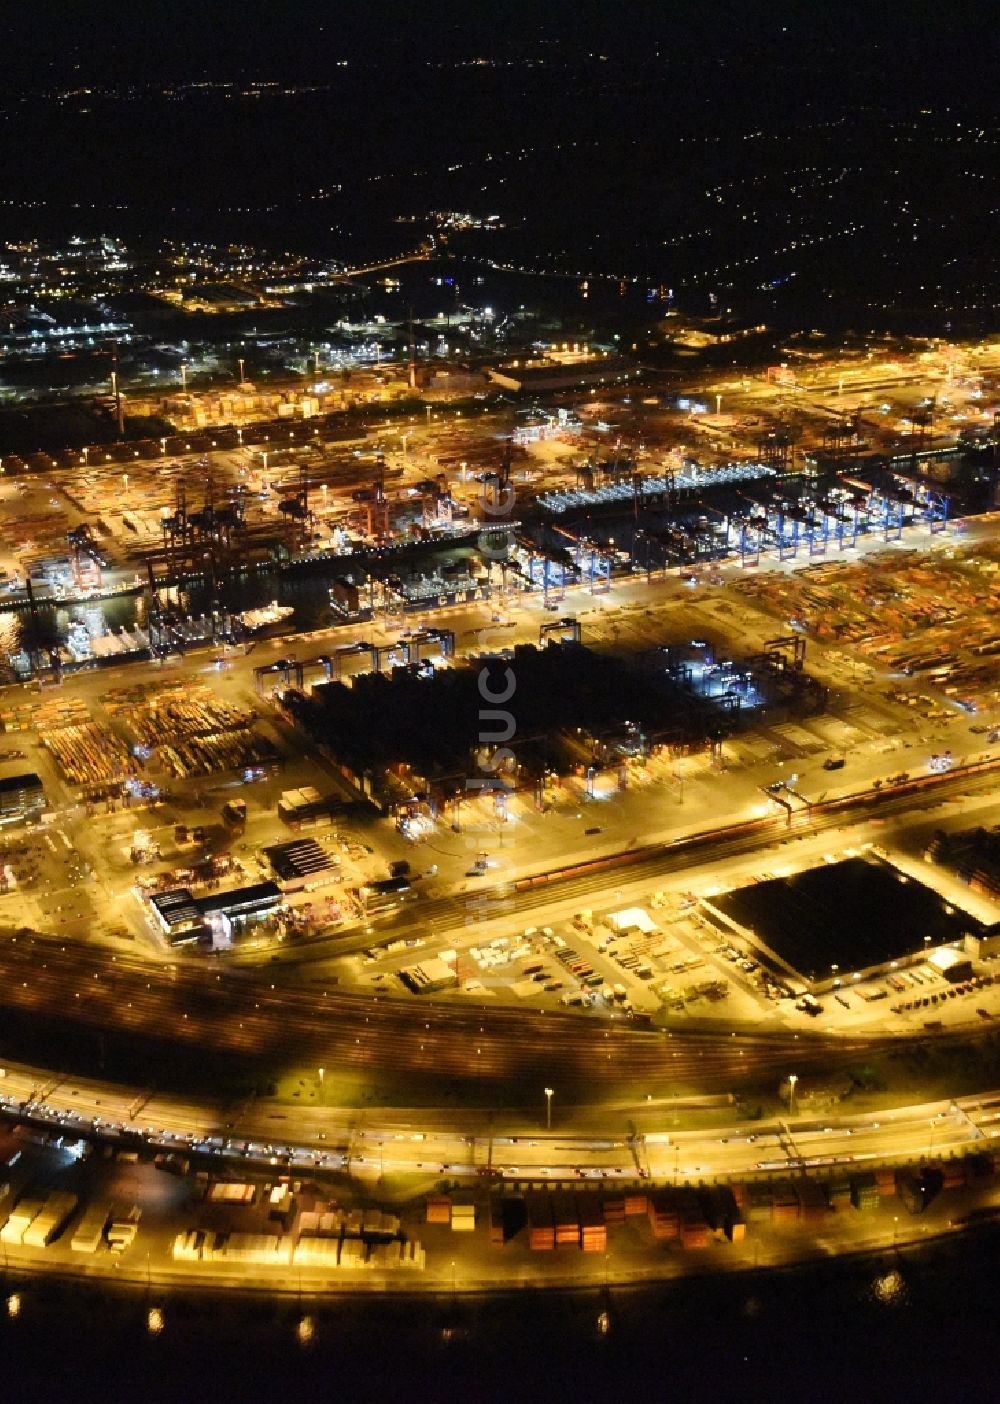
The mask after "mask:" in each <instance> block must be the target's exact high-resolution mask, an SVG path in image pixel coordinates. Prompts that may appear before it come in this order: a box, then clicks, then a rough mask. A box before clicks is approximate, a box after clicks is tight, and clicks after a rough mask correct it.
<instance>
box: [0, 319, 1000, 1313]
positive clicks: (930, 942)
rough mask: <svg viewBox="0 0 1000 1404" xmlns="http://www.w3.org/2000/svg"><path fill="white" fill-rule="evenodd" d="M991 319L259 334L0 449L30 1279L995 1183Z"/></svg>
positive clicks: (10, 979) (570, 1276) (12, 946)
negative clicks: (252, 348)
mask: <svg viewBox="0 0 1000 1404" xmlns="http://www.w3.org/2000/svg"><path fill="white" fill-rule="evenodd" d="M998 354H1000V353H998V351H997V348H996V347H994V346H992V345H989V344H977V345H963V346H954V347H950V348H943V347H942V348H938V349H934V350H928V351H922V352H916V351H914V352H909V353H906V354H902V353H894V354H892V355H890V354H887V353H883V352H879V351H877V350H874V349H872V348H868V350H867V351H866V352H854V353H850V354H845V355H843V356H834V355H830V356H829V357H826V358H825V359H824V358H821V357H812V358H801V359H800V360H798V361H792V360H791V359H790V360H789V361H788V362H786V363H783V364H781V365H778V366H772V367H770V368H769V369H767V370H766V371H754V372H753V373H750V372H748V373H746V374H745V375H740V376H738V377H736V376H734V375H733V374H729V375H727V376H726V377H725V378H720V377H719V376H718V375H717V374H715V373H712V372H708V371H701V372H696V373H695V374H694V375H693V376H691V377H690V383H685V384H684V385H683V386H679V385H675V386H671V387H670V389H669V391H667V392H665V391H664V390H663V388H662V385H660V386H657V385H656V384H654V383H653V382H652V381H651V380H650V378H649V377H648V375H645V373H644V372H643V371H642V370H641V369H640V368H638V367H627V366H625V365H624V364H619V363H618V362H613V361H610V360H607V359H605V358H604V357H603V356H602V355H601V354H600V353H599V351H596V348H595V349H591V348H582V349H581V348H577V349H576V351H571V350H569V349H567V350H566V352H565V355H563V352H562V351H561V350H560V348H559V347H558V346H556V347H553V348H550V350H549V354H548V355H547V357H546V359H545V360H544V362H539V363H538V364H534V363H532V364H530V365H529V366H528V367H527V368H525V367H523V366H520V365H519V366H516V367H514V366H512V365H510V364H506V363H505V364H497V365H496V366H494V367H492V368H490V367H485V366H484V367H482V368H477V369H475V370H469V369H468V368H466V369H465V370H463V371H462V372H461V374H460V373H459V372H458V370H456V371H455V373H454V374H453V375H445V374H442V375H438V376H435V379H434V382H433V384H429V383H428V380H427V376H426V375H425V374H423V372H421V374H420V375H419V376H418V375H416V374H415V372H414V367H413V364H412V358H411V363H410V364H409V365H407V364H406V362H405V361H403V362H401V363H397V364H396V365H395V366H394V365H392V363H391V361H390V362H388V363H387V365H386V366H385V367H384V368H381V369H380V370H379V372H378V373H377V374H375V373H372V372H370V371H354V372H352V374H351V385H350V388H349V389H345V385H346V382H344V381H342V382H340V384H339V385H338V388H336V389H335V390H329V389H327V390H317V389H313V390H312V391H311V392H309V393H305V392H302V391H301V390H299V391H293V390H292V389H289V390H287V391H284V390H282V389H281V388H280V387H277V388H274V387H272V388H271V389H269V390H268V392H267V393H260V392H258V391H257V390H256V389H255V388H254V387H253V386H251V385H249V384H244V383H243V379H244V378H243V372H242V367H241V372H240V380H241V384H240V386H239V390H238V392H233V393H229V394H228V395H227V394H220V393H218V392H215V391H212V390H210V389H209V390H204V389H202V390H197V389H193V388H188V387H187V386H186V385H184V386H182V387H181V391H180V393H174V394H166V395H160V396H155V395H154V396H151V395H149V394H148V393H146V392H143V393H144V394H145V399H144V400H141V399H140V398H139V396H138V395H137V394H136V395H135V396H134V397H133V398H135V403H131V402H130V403H129V405H128V410H129V413H130V414H134V415H137V416H138V415H142V416H144V417H145V419H146V420H148V421H149V422H153V421H154V420H155V421H156V423H157V424H158V426H159V427H160V428H162V430H163V432H162V434H160V435H159V436H157V437H149V438H145V439H136V440H132V439H122V440H116V441H113V442H110V443H107V444H92V445H82V446H80V447H79V448H74V449H72V450H66V451H65V452H62V453H60V452H57V451H55V450H53V451H52V452H51V453H50V454H48V455H44V456H41V455H34V456H32V455H25V456H17V455H5V457H4V459H3V462H2V467H3V477H2V480H0V495H2V498H3V507H4V512H3V539H2V541H0V554H2V561H0V568H2V569H3V571H4V572H5V574H4V576H3V581H4V590H3V596H4V598H3V600H2V603H3V606H4V612H3V615H2V617H0V623H2V624H3V626H4V629H3V638H2V643H3V648H4V668H5V673H4V680H5V683H6V686H5V688H4V690H3V693H2V694H0V722H2V724H3V737H2V745H0V818H2V820H3V832H2V834H0V863H2V882H0V924H2V936H0V970H2V977H3V978H2V981H0V1003H2V1006H3V1009H4V1035H3V1044H2V1048H0V1056H2V1058H3V1072H4V1076H3V1078H2V1079H0V1120H2V1124H3V1128H4V1129H3V1136H4V1142H3V1146H2V1148H0V1149H2V1158H3V1160H4V1162H5V1167H6V1168H5V1169H4V1172H3V1175H2V1176H0V1180H2V1182H3V1183H2V1187H0V1195H2V1199H0V1217H2V1218H3V1226H2V1227H0V1243H2V1244H3V1249H4V1255H5V1263H6V1271H7V1273H8V1274H13V1280H17V1279H18V1277H19V1276H20V1275H23V1279H24V1281H28V1280H29V1279H30V1277H31V1276H32V1275H33V1274H35V1273H47V1274H54V1275H56V1276H62V1275H66V1276H79V1275H81V1274H82V1275H84V1276H86V1277H87V1278H92V1277H95V1276H102V1275H104V1274H110V1275H113V1276H114V1277H115V1279H116V1280H117V1281H119V1282H134V1283H135V1284H136V1285H137V1286H140V1287H141V1286H143V1285H144V1287H145V1290H146V1291H147V1292H149V1293H153V1294H157V1295H159V1294H162V1293H164V1292H166V1291H168V1290H171V1289H176V1288H179V1287H180V1286H182V1285H184V1284H188V1285H191V1284H195V1285H198V1286H200V1287H212V1288H225V1289H227V1290H229V1289H232V1288H233V1287H243V1288H248V1289H255V1290H260V1289H263V1290H266V1291H274V1292H282V1291H295V1292H297V1293H298V1294H299V1295H301V1294H302V1293H303V1292H305V1293H320V1294H323V1293H334V1292H345V1291H346V1292H356V1291H362V1290H372V1289H374V1290H378V1291H390V1292H409V1291H414V1290H430V1291H432V1292H442V1291H444V1292H448V1291H450V1292H452V1293H456V1292H458V1291H462V1290H481V1289H483V1288H485V1287H502V1286H513V1285H518V1284H521V1283H523V1282H525V1281H528V1280H530V1281H531V1282H533V1283H537V1284H539V1285H552V1286H555V1285H582V1284H587V1283H597V1282H603V1283H605V1284H607V1283H609V1282H621V1283H625V1282H638V1281H646V1280H652V1279H656V1278H663V1277H668V1278H669V1277H672V1276H675V1275H678V1274H680V1273H682V1272H691V1271H695V1272H697V1271H703V1270H708V1269H711V1270H718V1269H721V1270H738V1269H741V1268H752V1267H755V1266H756V1267H760V1266H767V1265H779V1264H786V1263H790V1262H794V1261H798V1260H800V1259H802V1258H803V1257H808V1256H810V1255H811V1254H814V1253H817V1252H822V1253H841V1252H843V1253H850V1252H860V1251H871V1250H875V1249H884V1248H886V1247H887V1246H888V1247H895V1248H898V1249H900V1250H902V1249H903V1248H905V1247H907V1246H909V1245H912V1244H914V1243H919V1242H925V1241H927V1240H928V1238H932V1237H935V1236H938V1235H951V1234H955V1233H960V1232H963V1231H964V1230H966V1229H968V1228H969V1227H971V1226H974V1225H975V1224H977V1223H981V1222H986V1221H988V1220H989V1219H990V1218H991V1217H993V1216H995V1215H996V1214H997V1213H998V1212H1000V1190H998V1188H997V1180H996V1174H997V1165H998V1164H1000V1161H998V1160H997V1155H998V1151H997V1148H996V1140H995V1124H996V1117H997V1110H996V1108H997V1106H998V1094H996V1093H995V1092H992V1091H990V1090H984V1089H989V1088H991V1087H993V1086H994V1085H995V1076H993V1074H994V1071H995V1069H994V1063H993V1057H994V1054H993V1046H994V1037H993V1033H992V1026H993V1025H994V1023H995V1022H996V1021H997V1020H998V1019H1000V979H998V978H997V970H996V967H995V961H996V957H997V955H998V953H1000V922H998V908H997V893H998V891H1000V867H998V866H997V846H996V845H995V844H994V843H993V842H992V839H991V835H993V834H994V832H995V831H996V830H997V828H998V826H1000V817H998V815H997V813H996V809H997V804H996V779H995V776H996V768H997V766H1000V752H998V751H997V749H996V743H997V741H998V738H1000V714H998V710H997V709H998V699H1000V661H998V660H1000V641H998V637H995V632H994V631H995V621H994V620H993V615H994V613H995V610H994V609H993V605H994V604H995V600H996V572H997V570H998V569H1000V540H998V537H997V527H996V517H995V515H994V512H993V509H994V507H995V506H996V502H997V499H996V485H997V479H996V458H995V455H996V448H995V437H996V427H995V417H994V414H995V412H994V409H993V400H994V399H995V398H996V396H995V377H996V375H997V372H998V366H997V363H996V362H997V356H998ZM316 369H317V374H318V367H317V368H316ZM626 372H627V374H626ZM421 380H422V382H423V383H422V384H420V383H418V382H419V381H421ZM318 383H319V382H318V381H317V384H318ZM525 387H528V388H527V390H526V389H525ZM511 395H513V396H515V397H516V398H513V399H512V398H511ZM526 395H527V398H526ZM115 408H116V410H117V409H118V408H120V407H119V406H116V407H115ZM994 645H996V647H994ZM511 680H513V686H512V685H511ZM501 708H502V709H503V710H500V709H501ZM442 716H447V717H448V718H449V724H448V725H447V726H446V727H442V725H441V717H442ZM498 722H499V723H500V729H499V730H497V723H498ZM470 777H472V778H471V781H470ZM56 1050H58V1053H56ZM140 1069H141V1070H142V1071H141V1072H137V1070H140ZM571 1250H575V1251H571ZM150 1300H152V1298H151V1299H150ZM154 1309H155V1310H156V1311H160V1310H161V1308H160V1307H159V1306H156V1307H155V1308H154V1307H151V1310H154Z"/></svg>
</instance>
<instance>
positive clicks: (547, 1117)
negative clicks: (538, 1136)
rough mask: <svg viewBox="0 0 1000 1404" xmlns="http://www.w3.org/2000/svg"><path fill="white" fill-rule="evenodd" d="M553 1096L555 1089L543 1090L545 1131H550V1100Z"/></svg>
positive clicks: (547, 1088)
mask: <svg viewBox="0 0 1000 1404" xmlns="http://www.w3.org/2000/svg"><path fill="white" fill-rule="evenodd" d="M554 1096H555V1089H554V1088H552V1087H546V1089H545V1129H546V1131H551V1130H552V1098H553V1097H554Z"/></svg>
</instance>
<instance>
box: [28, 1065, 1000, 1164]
mask: <svg viewBox="0 0 1000 1404" xmlns="http://www.w3.org/2000/svg"><path fill="white" fill-rule="evenodd" d="M722 1101H723V1099H712V1098H702V1099H697V1100H696V1101H695V1102H694V1103H691V1102H681V1103H678V1102H674V1101H659V1100H654V1101H652V1102H649V1103H641V1104H638V1105H636V1106H634V1107H611V1108H607V1107H600V1106H591V1107H587V1108H583V1109H581V1111H580V1114H579V1117H577V1116H576V1115H575V1114H574V1118H573V1121H572V1123H569V1124H567V1125H566V1126H565V1127H559V1126H558V1125H557V1126H556V1127H555V1128H554V1129H548V1128H546V1127H545V1126H544V1124H543V1123H544V1114H541V1115H539V1116H536V1117H534V1118H532V1117H530V1116H527V1117H526V1116H524V1115H523V1114H522V1115H518V1114H517V1113H513V1112H491V1113H484V1112H475V1111H470V1110H454V1111H451V1112H443V1111H429V1112H428V1111H420V1110H416V1109H413V1110H409V1111H396V1110H384V1111H380V1110H377V1109H371V1110H366V1111H364V1112H361V1113H359V1112H357V1111H356V1110H352V1109H345V1108H340V1107H328V1108H317V1107H314V1108H302V1109H297V1112H296V1117H297V1119H296V1121H295V1123H294V1124H292V1123H291V1120H290V1118H289V1116H288V1113H287V1111H285V1110H281V1111H279V1110H277V1109H275V1108H274V1107H269V1106H267V1105H261V1106H257V1105H253V1104H251V1105H250V1106H249V1107H247V1108H245V1109H244V1110H243V1112H242V1114H240V1115H239V1118H238V1120H237V1121H229V1122H224V1121H223V1120H222V1118H223V1116H225V1115H226V1113H225V1112H224V1111H221V1110H220V1109H219V1108H218V1107H213V1106H212V1105H211V1104H198V1103H187V1102H183V1101H180V1100H176V1099H170V1098H168V1097H165V1096H163V1095H162V1094H159V1093H149V1092H142V1091H139V1090H137V1089H135V1088H128V1087H123V1086H120V1085H114V1084H108V1083H102V1082H95V1081H86V1080H79V1079H72V1080H68V1081H67V1080H59V1079H57V1078H46V1077H45V1076H44V1075H41V1074H39V1073H37V1072H36V1071H34V1070H32V1069H27V1068H22V1067H12V1066H8V1067H7V1068H6V1069H5V1070H4V1076H3V1078H2V1081H0V1108H2V1109H3V1110H4V1111H5V1112H6V1113H7V1114H8V1115H10V1114H16V1115H18V1116H21V1117H23V1118H25V1119H28V1120H30V1122H31V1123H33V1124H38V1125H42V1126H47V1127H52V1128H58V1129H59V1131H60V1132H61V1134H63V1135H65V1136H70V1135H71V1134H72V1133H74V1132H79V1133H80V1134H84V1135H88V1136H93V1135H95V1134H96V1135H98V1136H101V1135H105V1136H110V1137H111V1138H115V1137H116V1136H120V1134H121V1132H123V1131H124V1132H126V1133H133V1134H136V1133H137V1134H139V1135H140V1136H141V1137H143V1138H144V1139H145V1140H146V1141H147V1142H148V1143H149V1145H150V1146H151V1147H156V1148H169V1149H174V1150H177V1149H181V1148H185V1149H187V1150H189V1151H194V1152H196V1153H198V1154H201V1155H205V1156H210V1157H213V1158H216V1159H219V1160H235V1161H243V1162H246V1161H252V1162H261V1161H263V1162H265V1163H274V1162H275V1161H280V1162H283V1163H293V1164H309V1165H311V1166H315V1167H318V1168H327V1169H330V1170H335V1171H344V1172H346V1173H350V1174H352V1175H354V1176H355V1177H359V1178H366V1177H371V1176H374V1175H377V1176H378V1177H381V1176H383V1175H385V1174H394V1175H411V1176H417V1177H421V1176H425V1175H426V1174H427V1173H428V1172H430V1173H432V1174H434V1175H438V1174H441V1173H445V1174H448V1175H453V1176H458V1177H467V1178H479V1177H481V1176H483V1175H488V1176H491V1177H494V1178H496V1177H499V1178H503V1179H507V1180H520V1181H524V1180H527V1181H531V1180H535V1181H538V1180H541V1179H546V1178H547V1179H550V1180H565V1179H572V1178H583V1179H588V1178H594V1179H602V1180H605V1179H611V1180H614V1179H617V1178H624V1179H635V1178H639V1177H641V1178H646V1179H650V1180H652V1181H660V1182H663V1181H671V1180H672V1181H683V1180H690V1179H695V1178H706V1177H725V1178H739V1177H745V1176H752V1175H755V1174H757V1173H759V1172H764V1173H780V1172H796V1171H805V1170H815V1169H823V1168H826V1169H832V1168H835V1167H851V1168H852V1169H854V1170H857V1169H858V1168H864V1167H865V1166H866V1165H871V1164H875V1163H883V1162H890V1163H895V1164H903V1163H908V1162H924V1163H926V1162H930V1161H933V1160H934V1159H935V1158H938V1159H941V1158H945V1157H948V1156H950V1155H952V1154H957V1153H964V1152H968V1151H974V1150H976V1149H992V1147H993V1145H994V1143H995V1141H996V1139H997V1137H998V1136H1000V1092H996V1091H992V1092H986V1093H981V1094H977V1095H975V1096H969V1097H962V1098H958V1099H942V1100H936V1101H932V1102H921V1103H915V1104H907V1105H899V1106H893V1107H889V1108H884V1109H881V1110H879V1111H878V1112H877V1113H872V1112H865V1113H856V1114H855V1113H852V1114H847V1115H845V1114H842V1113H831V1112H827V1113H826V1114H824V1115H823V1116H822V1117H817V1116H815V1115H814V1114H807V1115H795V1114H793V1111H790V1113H789V1115H787V1116H779V1117H775V1118H772V1119H769V1120H761V1121H754V1122H747V1121H743V1122H736V1121H732V1122H730V1123H728V1124H727V1123H726V1121H725V1120H724V1119H721V1117H720V1110H721V1103H722ZM557 1108H558V1113H561V1104H557ZM679 1112H681V1113H687V1114H688V1120H689V1121H697V1120H698V1114H699V1112H707V1113H708V1114H709V1119H710V1120H714V1121H715V1123H716V1124H714V1125H710V1126H705V1125H702V1126H700V1127H698V1126H690V1127H688V1128H682V1129H671V1130H665V1129H664V1127H670V1126H676V1125H677V1123H678V1120H679V1116H678V1113H679ZM557 1121H558V1114H557Z"/></svg>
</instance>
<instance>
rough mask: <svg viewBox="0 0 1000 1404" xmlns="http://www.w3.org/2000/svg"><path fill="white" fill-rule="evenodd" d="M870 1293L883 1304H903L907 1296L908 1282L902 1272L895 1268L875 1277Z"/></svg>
mask: <svg viewBox="0 0 1000 1404" xmlns="http://www.w3.org/2000/svg"><path fill="white" fill-rule="evenodd" d="M870 1293H871V1296H872V1299H873V1300H874V1301H876V1302H881V1303H882V1305H883V1306H902V1305H903V1304H904V1302H905V1301H906V1297H907V1290H906V1283H905V1282H904V1281H903V1277H902V1274H901V1273H900V1272H898V1271H897V1270H896V1269H895V1268H893V1269H892V1271H891V1272H887V1273H884V1274H883V1275H882V1276H881V1277H876V1278H875V1280H874V1281H873V1282H872V1285H871V1288H870Z"/></svg>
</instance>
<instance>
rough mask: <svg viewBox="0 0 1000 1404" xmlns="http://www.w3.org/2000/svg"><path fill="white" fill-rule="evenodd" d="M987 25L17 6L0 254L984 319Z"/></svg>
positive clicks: (743, 7) (794, 312) (662, 8)
mask: <svg viewBox="0 0 1000 1404" xmlns="http://www.w3.org/2000/svg"><path fill="white" fill-rule="evenodd" d="M995 19H996V10H995V6H993V5H991V4H989V3H978V4H977V3H965V4H961V3H959V4H949V5H947V6H944V5H940V6H930V5H923V4H912V3H908V4H888V5H886V4H878V5H875V4H869V3H847V4H842V5H837V6H831V5H827V4H805V3H799V4H794V5H790V4H784V5H783V4H739V5H737V4H733V3H719V4H710V5H706V4H699V3H689V2H688V0H659V3H637V4H633V3H627V0H608V3H603V4H595V3H590V4H588V3H585V0H584V3H581V2H580V0H576V3H573V4H569V3H565V0H549V3H545V4H541V3H518V0H510V3H507V4H504V5H494V4H490V5H474V4H469V3H448V4H442V3H434V0H431V2H430V3H428V4H422V5H405V6H404V5H401V4H397V3H391V2H390V3H379V4H368V3H365V4H336V3H326V4H321V3H306V0H287V3H273V4H270V5H249V4H235V3H234V4H229V3H215V4H213V3H195V0H176V2H175V3H173V4H170V5H166V6H152V5H146V4H142V5H128V4H123V3H120V0H119V3H116V4H111V3H106V0H96V3H83V2H82V0H75V3H70V0H63V2H62V3H55V0H42V3H36V4H33V5H31V6H28V5H24V6H18V7H13V6H6V7H4V10H3V16H2V18H0V78H2V79H3V84H2V85H0V161H2V169H3V172H4V181H3V190H2V192H0V235H5V236H6V237H11V236H19V237H24V236H32V235H35V236H43V237H44V236H47V235H51V236H53V237H62V236H65V235H67V234H72V233H76V232H79V233H101V232H104V233H113V234H121V235H123V236H125V237H128V238H136V237H146V236H149V237H160V236H164V235H166V236H168V237H182V238H192V237H193V238H204V239H209V240H215V241H223V242H224V241H240V242H246V243H254V244H257V245H261V246H268V247H275V248H279V249H281V248H294V249H303V250H306V251H310V252H315V253H316V254H319V255H323V256H329V257H344V258H345V259H352V258H355V257H357V256H358V255H361V256H362V257H366V256H367V255H368V253H369V252H371V253H384V252H387V251H394V249H395V247H396V246H397V245H399V244H400V243H401V242H403V241H402V240H401V237H400V232H399V229H400V226H399V221H400V219H402V218H411V219H412V218H415V219H417V220H418V221H419V220H421V219H424V218H425V217H426V216H427V215H428V212H429V211H432V210H435V209H458V210H469V211H471V212H472V213H475V214H486V213H495V214H497V215H499V217H500V219H501V221H502V222H503V225H504V228H503V230H502V231H501V232H500V233H499V234H497V235H491V236H490V242H489V247H488V249H487V248H486V247H485V246H484V244H483V242H482V241H480V242H478V243H477V242H476V240H474V239H473V240H469V241H466V242H465V243H464V244H463V246H462V249H461V252H462V253H463V255H464V256H466V257H469V258H478V257H482V256H486V255H488V256H489V257H492V258H496V259H498V260H500V261H503V262H509V263H512V264H515V265H517V266H519V267H525V268H529V269H531V270H532V271H553V272H557V273H565V272H569V273H570V274H573V273H575V272H576V271H577V270H579V271H580V272H581V273H583V274H584V275H593V276H595V277H597V278H606V279H609V280H610V279H614V278H615V277H617V276H622V277H634V278H636V279H637V280H638V281H639V282H640V283H649V284H650V285H651V286H656V285H659V284H667V285H669V286H672V287H676V288H677V289H678V296H679V297H680V298H681V300H682V301H683V300H687V301H688V302H689V303H690V304H691V305H692V306H701V305H706V306H707V305H708V298H709V295H710V294H711V293H713V292H714V293H716V294H718V296H719V297H720V299H721V300H723V301H726V302H730V303H735V304H737V305H738V306H739V308H740V309H742V310H744V311H747V312H756V311H760V312H762V313H763V314H764V315H766V316H768V317H769V318H771V319H773V320H775V321H777V322H782V321H784V322H787V323H791V324H806V325H808V324H810V323H811V322H819V323H823V322H830V321H835V320H837V319H838V318H839V319H840V320H842V321H843V320H847V321H851V320H852V319H853V320H855V321H856V322H857V323H858V324H859V325H861V326H864V325H871V326H877V325H882V324H889V323H891V322H893V320H894V319H895V321H896V322H897V323H898V322H899V319H902V320H903V321H905V322H907V323H908V324H912V327H913V329H914V330H917V331H919V330H925V329H926V330H931V329H944V330H948V329H953V330H959V329H961V328H962V327H969V328H975V327H977V326H979V325H985V323H987V322H992V321H994V320H995V317H996V313H997V310H998V306H997V304H998V301H1000V299H998V298H997V293H996V287H997V284H998V282H1000V277H998V264H997V257H996V254H995V252H994V246H995V240H994V228H995V223H996V214H997V211H998V210H1000V160H998V159H997V156H998V143H1000V124H998V122H997V120H996V112H995V99H994V90H995V71H996V58H997V41H996V25H995Z"/></svg>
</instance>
